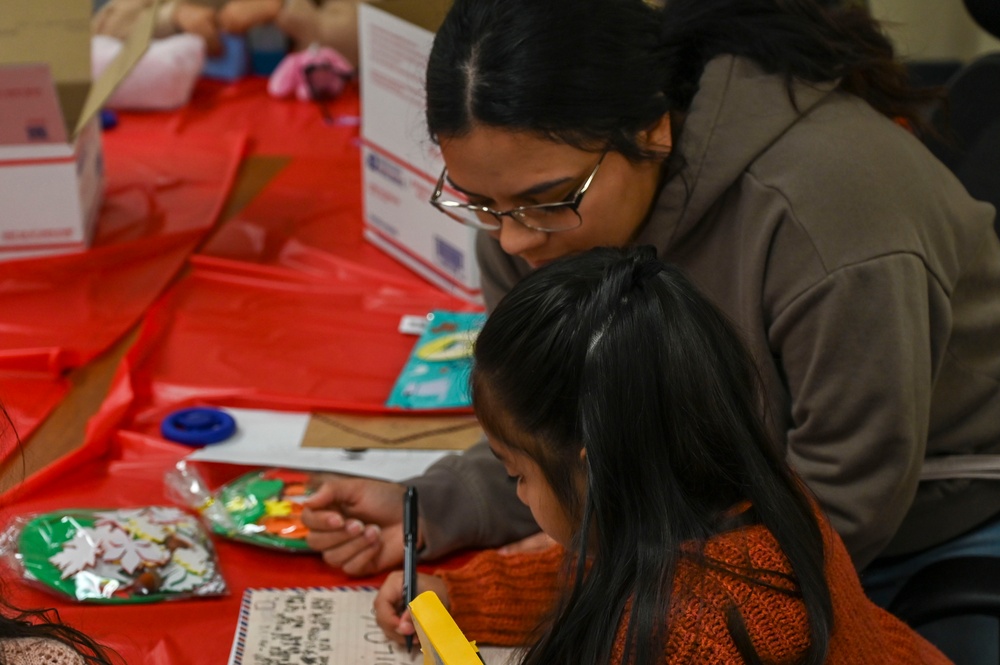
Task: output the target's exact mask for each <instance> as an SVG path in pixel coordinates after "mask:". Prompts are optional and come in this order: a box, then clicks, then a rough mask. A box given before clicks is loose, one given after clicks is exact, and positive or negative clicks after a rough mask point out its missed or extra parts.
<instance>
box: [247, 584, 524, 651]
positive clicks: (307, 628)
mask: <svg viewBox="0 0 1000 665" xmlns="http://www.w3.org/2000/svg"><path fill="white" fill-rule="evenodd" d="M375 594H376V591H375V590H374V589H368V588H360V589H352V588H336V589H330V588H303V589H247V590H246V591H244V592H243V603H242V606H241V607H240V616H239V620H238V622H237V628H236V635H235V636H234V638H233V647H232V649H231V651H230V654H229V665H279V664H281V665H294V664H297V663H303V664H304V663H310V664H314V665H346V664H348V663H350V665H419V664H420V663H422V662H423V658H422V656H421V654H420V651H419V649H417V648H414V649H413V651H412V652H410V653H406V650H405V649H403V648H400V647H399V646H397V645H396V644H394V643H392V642H390V641H389V640H388V639H386V637H385V635H384V634H383V633H382V630H381V629H380V628H379V627H378V624H377V623H376V622H375V616H374V611H373V610H372V601H374V599H375ZM515 653H516V652H515V651H514V650H513V649H500V648H491V647H483V648H481V649H480V657H481V658H482V659H483V661H484V662H485V663H486V665H512V664H513V663H515V662H516V658H515V655H514V654H515Z"/></svg>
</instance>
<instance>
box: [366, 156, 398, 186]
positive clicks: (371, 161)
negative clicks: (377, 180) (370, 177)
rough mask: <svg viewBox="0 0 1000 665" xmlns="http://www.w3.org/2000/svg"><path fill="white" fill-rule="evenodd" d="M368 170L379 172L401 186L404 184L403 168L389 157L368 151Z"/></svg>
mask: <svg viewBox="0 0 1000 665" xmlns="http://www.w3.org/2000/svg"><path fill="white" fill-rule="evenodd" d="M368 170H369V171H372V172H374V173H378V174H379V175H381V176H383V177H384V178H386V179H387V180H391V181H392V182H394V183H396V184H397V185H399V186H402V185H403V169H401V168H400V167H398V166H396V165H395V164H393V163H392V162H390V161H389V160H388V159H385V158H384V157H379V156H378V155H376V154H375V153H374V152H370V153H368Z"/></svg>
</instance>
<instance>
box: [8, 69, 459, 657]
mask: <svg viewBox="0 0 1000 665" xmlns="http://www.w3.org/2000/svg"><path fill="white" fill-rule="evenodd" d="M357 109H358V100H357V89H356V88H353V87H352V88H350V89H349V90H348V92H347V93H346V94H345V95H344V96H343V97H342V98H341V99H339V100H337V101H336V102H334V104H333V105H332V112H333V114H334V115H335V116H336V117H338V118H341V119H342V122H341V123H340V124H334V125H329V124H326V123H324V122H323V120H322V118H321V116H320V115H319V111H318V109H317V108H316V107H315V106H314V105H311V104H303V103H300V102H294V101H277V100H273V99H269V98H268V97H267V96H266V94H265V93H264V81H263V80H262V79H249V80H247V81H243V82H240V83H238V84H235V85H223V84H218V83H213V82H202V83H200V84H199V86H198V88H197V89H196V91H195V95H194V98H193V100H192V103H191V105H190V106H188V107H186V108H184V109H181V110H180V111H177V112H174V113H171V114H123V115H122V118H121V124H120V127H119V130H121V134H118V136H119V137H127V136H130V135H132V136H135V135H138V134H141V133H146V135H148V136H158V137H160V140H159V142H157V141H155V140H150V141H149V142H146V143H143V144H141V145H136V144H132V143H129V144H127V145H126V142H125V141H124V140H123V141H122V143H121V145H116V144H115V141H116V140H117V139H113V140H110V141H109V142H108V147H109V155H110V154H115V152H116V150H117V149H118V148H121V149H122V152H123V153H124V152H126V148H127V149H129V150H131V149H134V150H136V151H137V152H138V153H139V154H140V155H142V154H145V155H147V156H148V157H150V158H151V159H150V161H149V162H148V163H145V162H144V168H145V167H149V170H137V169H133V170H131V171H130V172H132V173H134V174H136V178H135V182H134V183H132V184H124V185H122V186H120V187H119V188H118V189H112V192H111V195H110V197H109V201H110V202H111V204H112V206H119V205H120V206H121V208H122V211H123V215H124V216H123V217H114V219H122V220H125V219H128V215H125V214H124V211H127V210H131V211H134V212H135V213H136V215H135V218H134V219H135V220H136V221H137V223H136V224H132V225H130V224H128V223H124V222H123V223H120V224H111V225H110V226H107V227H102V232H101V235H100V239H99V244H100V245H102V247H100V248H99V249H97V250H96V251H95V252H92V253H90V254H89V255H87V256H88V257H91V258H90V259H80V260H93V261H95V263H94V264H93V269H97V268H98V266H99V265H100V266H103V265H106V264H107V261H108V260H109V259H110V257H112V256H115V251H116V248H119V250H120V248H121V247H123V246H124V245H126V244H128V246H129V247H130V248H131V249H132V250H138V249H139V248H144V251H145V253H142V252H139V253H136V251H132V252H126V251H124V250H120V251H122V253H123V256H122V257H121V261H123V262H125V263H128V261H129V260H134V265H132V268H131V269H132V270H138V271H141V270H144V269H146V270H150V271H153V272H155V270H154V268H153V266H155V264H156V263H157V262H158V261H160V260H163V261H164V262H166V263H167V264H169V265H171V266H173V265H174V264H171V263H170V260H169V259H167V258H164V257H163V256H161V254H163V253H167V254H170V253H171V252H170V251H169V250H168V247H169V246H168V245H157V243H158V242H160V241H163V242H166V241H165V240H164V234H165V233H166V229H169V230H170V231H171V233H169V234H166V235H167V237H171V238H173V239H174V240H176V241H177V242H178V243H181V238H182V237H184V233H190V234H191V237H190V238H189V239H188V240H190V242H191V243H194V242H195V240H196V238H197V239H200V238H201V235H200V234H201V233H202V230H201V229H202V227H201V226H197V225H195V227H196V228H195V227H191V228H188V227H186V226H185V225H184V223H181V222H180V221H175V220H179V218H176V217H174V215H176V214H178V212H179V211H180V210H182V209H186V205H185V203H184V199H183V197H181V196H178V197H177V198H171V197H172V196H173V195H174V194H177V193H179V192H181V190H182V189H183V186H182V185H180V184H175V183H176V182H177V181H176V179H172V178H174V177H175V175H176V174H174V175H171V176H169V177H160V176H161V175H162V174H160V172H159V171H158V170H157V169H158V168H160V167H161V166H160V164H159V162H158V161H157V159H166V157H164V155H165V154H166V153H165V152H164V149H165V148H167V147H169V148H170V150H173V149H174V147H176V146H181V145H184V144H185V142H186V141H195V140H196V138H195V137H204V136H211V135H220V136H221V135H226V133H227V132H233V131H235V132H237V134H241V133H242V134H245V135H246V136H248V137H249V141H248V143H247V150H246V154H250V155H254V154H273V155H280V156H283V157H287V158H288V159H289V162H288V164H287V166H286V167H285V168H284V170H283V171H282V172H281V173H280V174H278V176H277V177H276V178H275V179H274V180H273V181H272V182H271V183H269V184H268V185H267V186H266V187H265V188H264V189H263V190H262V191H261V192H260V193H259V194H258V195H257V197H256V198H255V199H254V200H253V201H251V202H250V204H249V205H247V206H246V207H245V208H244V210H243V211H241V212H240V214H239V215H237V216H236V217H235V218H234V219H232V220H230V221H229V222H228V223H226V224H225V225H224V226H223V227H221V228H220V229H219V230H218V231H217V232H216V233H215V234H213V236H212V237H211V239H210V240H208V241H207V242H206V243H205V245H204V246H203V248H202V251H201V252H200V253H199V254H196V255H195V256H193V257H192V258H191V259H190V260H189V265H191V270H190V271H189V272H188V273H187V274H185V275H184V276H183V277H181V278H180V279H179V280H177V281H176V282H175V283H174V284H173V286H172V287H170V288H169V289H168V290H167V291H166V292H165V293H164V294H163V295H162V297H161V298H160V299H159V300H158V301H157V302H156V303H155V304H154V305H153V306H152V307H151V308H150V309H149V310H148V311H147V312H146V315H145V318H144V319H143V323H142V328H141V332H140V335H139V339H138V340H137V342H136V343H135V345H134V346H133V348H132V349H131V350H130V351H129V353H128V354H126V356H125V359H124V361H123V363H122V365H121V366H120V367H119V368H118V370H117V373H116V375H115V378H114V380H113V382H112V388H111V391H110V393H109V395H108V396H107V398H106V399H105V401H104V403H103V404H102V406H101V408H100V411H99V412H98V413H97V414H96V415H95V416H94V417H93V418H92V419H91V420H90V422H89V424H88V428H87V433H86V440H85V443H84V445H83V446H82V447H80V448H79V449H77V450H75V451H73V452H71V453H69V454H68V455H66V456H64V457H63V458H61V459H59V460H57V461H56V462H54V463H53V464H51V465H49V466H48V467H46V468H45V469H43V470H42V471H40V472H39V473H38V474H36V475H34V476H33V477H32V478H29V479H27V480H26V481H25V482H24V483H23V484H22V486H21V487H19V488H17V489H15V490H13V491H11V492H8V493H7V494H6V495H5V496H4V497H3V499H2V501H0V503H2V504H3V505H4V506H5V510H6V512H7V513H8V514H9V515H24V514H30V513H36V512H43V511H49V510H53V509H70V508H114V507H126V506H139V505H151V504H155V503H162V502H164V501H167V497H166V496H165V495H164V490H163V475H164V473H165V472H166V471H167V470H168V469H169V468H171V467H172V466H173V465H174V464H175V463H176V462H177V460H179V459H180V458H181V457H182V456H183V455H184V454H186V453H187V452H188V450H187V449H186V448H182V447H180V446H177V445H174V444H171V443H166V442H163V441H161V440H159V439H158V438H157V437H155V436H152V435H151V434H150V433H151V432H153V431H154V426H155V424H156V423H158V421H159V416H160V415H162V412H163V411H164V410H166V409H168V408H172V407H174V406H178V405H183V404H189V403H192V402H199V403H214V404H218V405H230V406H250V407H266V408H285V409H297V410H312V409H346V410H353V411H362V412H366V411H367V412H371V411H382V410H385V407H384V406H382V405H383V404H384V401H385V399H386V397H387V396H388V394H389V390H390V388H391V385H392V383H393V381H394V380H395V377H396V375H397V374H398V372H399V370H400V369H401V368H402V366H403V363H404V361H405V359H406V357H407V355H408V353H409V351H410V349H411V348H412V345H413V343H414V341H415V338H413V337H408V336H404V335H401V334H399V333H398V332H397V325H398V321H399V317H400V316H401V315H402V314H423V313H426V312H427V311H429V310H430V309H434V308H443V309H452V310H470V309H475V308H474V307H473V306H470V305H468V304H467V303H464V302H463V301H460V300H458V299H456V298H454V297H452V296H449V295H446V294H444V293H442V292H440V291H438V290H437V289H436V288H434V287H432V286H430V285H429V284H428V283H427V282H425V281H423V280H422V279H421V278H419V277H417V276H416V275H414V274H413V273H411V272H409V271H408V270H406V269H405V268H403V267H402V266H400V265H399V264H397V263H395V262H394V261H393V260H391V259H389V258H388V257H386V256H385V255H383V254H381V253H380V252H379V251H378V250H376V249H375V248H373V247H371V246H370V245H368V244H367V243H365V242H364V241H363V240H362V239H361V204H360V193H359V191H360V153H359V149H358V145H357V141H356V138H357V127H356V126H355V125H354V124H353V123H352V118H355V117H356V114H357ZM344 119H346V120H344ZM116 131H117V130H116ZM164 137H167V138H166V139H164ZM197 140H201V139H200V138H199V139H197ZM144 150H148V152H146V153H144V152H143V151H144ZM208 152H211V150H209V151H208ZM219 152H220V153H223V152H226V151H225V150H220V151H219ZM206 157H209V155H206ZM167 161H169V159H168V160H167ZM222 161H224V162H225V164H226V165H228V166H226V167H223V166H220V167H219V169H220V171H219V172H221V171H225V172H226V174H228V175H231V163H230V162H228V161H225V160H222ZM227 169H228V170H227ZM111 170H112V165H110V164H109V172H110V171H111ZM209 171H210V172H206V173H201V174H200V175H198V176H197V177H194V178H193V181H194V182H195V183H196V184H197V190H198V191H199V192H200V193H202V194H207V193H208V192H209V191H214V188H213V186H212V185H211V184H210V183H211V182H212V181H211V178H212V175H213V174H215V175H218V173H219V172H217V171H215V170H211V169H209ZM189 175H190V174H189ZM227 177H228V176H227ZM150 187H153V189H154V190H155V197H154V198H155V200H156V201H162V205H160V206H156V205H151V203H150V201H151V197H150V196H149V193H150V191H152V190H151V189H150ZM224 189H226V188H224V187H222V186H221V185H220V187H219V188H218V191H214V193H215V194H216V195H217V197H216V198H214V199H213V201H215V202H216V203H218V202H219V201H221V198H218V197H221V196H222V194H223V193H224V192H223V190H224ZM210 207H211V211H214V212H215V213H217V210H218V207H217V205H215V204H214V205H213V206H210ZM112 210H117V209H116V208H114V207H112ZM143 211H145V212H143ZM149 212H152V213H153V214H148V213H149ZM208 212H209V210H208V209H207V208H202V209H201V213H199V218H205V216H206V215H207V213H208ZM108 214H110V213H108ZM209 216H211V215H209ZM183 229H188V230H187V231H185V230H183ZM173 232H177V233H173ZM143 243H148V245H146V244H143ZM181 244H182V243H181ZM181 244H178V246H177V254H176V256H177V257H178V258H179V260H180V261H181V262H183V261H184V258H185V257H187V254H186V253H184V256H183V257H182V256H181V254H182V253H183V252H182V251H181ZM184 247H186V248H187V250H186V251H190V245H184ZM125 255H127V256H125ZM93 257H97V258H93ZM102 257H103V260H99V259H102ZM39 265H40V266H41V264H39ZM45 265H46V266H50V267H51V266H54V265H58V262H56V263H52V262H48V263H46V264H45ZM46 269H51V268H44V269H43V268H42V267H39V268H38V274H39V275H42V274H47V273H45V270H46ZM0 271H2V266H0ZM60 274H62V275H63V279H64V280H68V279H69V278H68V269H67V271H66V272H63V273H60ZM160 274H162V273H160ZM0 275H2V272H0ZM119 279H124V281H125V283H122V284H117V285H116V286H115V287H114V289H116V290H115V293H118V292H119V291H118V290H124V291H127V292H130V293H131V291H129V289H130V288H131V287H130V284H132V282H130V281H129V280H128V279H125V278H124V277H121V278H116V281H117V280H119ZM69 281H70V282H71V280H69ZM83 281H86V280H83ZM2 283H3V282H2V280H0V284H2ZM164 284H165V282H164ZM74 286H75V285H74ZM102 288H107V289H111V288H112V287H111V286H110V285H109V284H108V282H107V281H106V279H105V280H96V281H95V283H94V284H92V285H91V286H89V287H87V286H85V285H80V289H81V291H82V292H86V293H89V294H91V295H93V297H94V301H95V302H100V303H102V305H101V306H97V307H95V308H91V309H88V310H86V311H87V313H88V314H87V315H86V316H84V317H83V318H85V319H87V320H88V321H91V319H90V318H89V317H90V316H91V315H94V314H96V313H98V312H106V314H103V316H107V317H109V318H114V317H115V316H117V313H116V311H115V308H114V307H108V308H107V309H106V310H105V309H102V307H103V303H105V298H106V297H107V296H106V294H103V293H102V292H101V289H102ZM88 289H89V290H88ZM50 291H51V285H50V288H48V289H43V290H42V291H40V293H39V298H40V299H39V300H34V299H33V298H26V297H25V298H24V302H25V305H24V306H25V307H35V308H36V309H35V314H34V315H33V316H32V317H29V318H28V319H27V321H28V323H29V324H36V321H37V320H36V319H35V318H34V317H35V316H37V315H38V312H40V311H45V307H43V306H42V303H43V302H44V299H45V298H46V297H50V298H51V297H53V296H52V294H51V293H50ZM142 291H143V293H148V288H145V287H144V288H143V289H142ZM2 293H3V291H2V289H0V295H2ZM0 300H2V298H0ZM29 301H30V303H29ZM147 304H148V303H147ZM49 306H51V307H54V306H56V305H55V304H52V305H49ZM79 311H80V310H78V311H77V314H79ZM132 316H135V314H133V315H132ZM97 318H100V317H99V316H98V317H97ZM127 318H128V317H126V316H124V315H122V318H121V319H117V320H116V322H115V326H120V325H121V324H123V323H125V319H127ZM91 322H93V321H91ZM11 334H12V335H13V334H15V333H14V332H12V333H11ZM46 334H50V333H46ZM0 339H2V337H0ZM11 339H13V338H11ZM40 339H46V340H48V339H49V338H47V337H44V336H43V337H42V338H40ZM59 339H61V338H59ZM59 339H56V340H55V341H53V340H49V341H47V342H46V343H45V344H37V345H35V347H32V348H36V347H37V348H38V349H39V350H38V351H36V352H33V353H30V354H25V353H21V354H20V355H17V354H14V355H11V356H10V357H9V358H7V362H8V363H9V365H4V364H3V363H2V362H0V369H3V368H4V367H8V368H9V371H10V372H12V373H13V372H15V370H16V372H25V371H27V370H31V371H34V372H42V373H43V374H44V372H45V371H47V369H51V370H54V369H56V368H61V367H65V366H68V365H70V364H72V363H76V362H83V361H85V360H86V359H87V358H89V357H92V355H93V354H94V353H95V352H96V350H97V349H98V348H102V347H103V346H106V344H107V342H106V341H101V342H100V343H98V342H96V341H94V342H88V341H87V340H89V339H90V338H89V337H86V336H80V335H76V334H75V333H74V335H73V336H71V339H72V340H73V344H70V345H62V344H61V342H60V341H59ZM22 347H24V345H23V344H22V346H21V347H18V346H17V344H14V343H9V344H7V345H6V346H5V345H3V344H0V350H2V349H4V348H13V349H18V348H21V349H22V350H23V348H22ZM51 349H56V350H57V351H56V352H52V351H51ZM67 349H69V351H67ZM70 351H71V352H70ZM6 378H7V377H6V375H4V374H2V373H0V390H3V389H4V384H3V381H4V380H5V379H6ZM15 379H16V377H15ZM15 379H12V380H15ZM43 388H44V386H43ZM26 394H27V393H26ZM35 395H36V396H35V397H32V400H34V402H33V403H35V404H39V405H42V404H51V403H52V401H53V400H54V399H56V398H57V393H55V392H46V390H38V391H36V393H35ZM25 403H27V402H25ZM16 406H17V407H18V408H16V409H15V411H16V413H15V415H16V417H18V418H21V419H22V420H24V421H27V420H30V419H31V418H32V417H35V418H37V414H38V413H39V412H40V410H41V407H40V406H39V407H35V408H34V410H33V411H32V409H26V410H25V412H24V413H22V412H21V410H19V409H20V406H21V405H20V404H17V405H16ZM33 414H34V415H33ZM204 468H205V471H206V473H207V474H208V478H209V482H210V484H213V485H215V484H218V483H221V482H222V481H224V480H226V479H228V478H229V477H232V476H235V475H236V474H237V473H240V472H243V471H245V470H246V469H244V468H240V467H229V466H219V465H204ZM216 542H217V546H218V555H219V557H220V560H221V566H222V571H223V574H224V576H225V577H226V580H227V582H228V583H229V585H230V588H231V591H232V593H231V595H230V596H228V597H225V598H220V599H198V600H186V601H176V602H172V603H158V604H152V605H130V606H115V607H108V606H94V605H81V604H76V603H74V602H71V601H64V600H61V599H56V600H54V597H53V596H51V595H49V594H48V593H45V592H42V591H39V590H37V589H35V588H33V587H30V586H28V585H26V584H24V583H22V582H18V581H16V580H10V581H9V583H8V592H9V593H10V594H11V596H10V599H11V600H12V601H13V602H15V603H17V604H19V605H22V606H25V607H38V606H54V607H57V608H58V609H59V611H60V613H61V615H62V617H63V619H64V620H67V621H69V622H70V623H72V624H73V625H75V626H77V627H78V628H80V629H82V630H84V631H85V632H87V633H88V634H90V635H92V636H93V637H95V638H96V639H98V640H99V641H101V642H103V643H106V644H108V645H110V646H112V647H114V648H116V649H117V650H118V651H119V652H120V653H121V655H122V656H124V658H125V660H126V662H128V663H130V664H131V665H168V664H169V665H175V664H180V663H183V664H185V665H201V664H205V665H217V664H219V663H225V662H226V658H227V655H228V653H229V649H230V645H231V642H232V638H233V633H234V630H235V627H236V622H237V616H238V610H239V602H240V597H241V593H242V591H243V589H245V588H247V587H283V586H311V585H327V586H329V585H341V584H344V583H377V582H379V579H373V580H347V579H345V578H344V577H343V576H341V575H340V574H338V573H336V572H334V571H332V570H330V569H329V568H327V567H326V566H325V565H324V564H323V563H322V562H321V561H320V560H319V558H318V557H317V556H316V555H290V554H282V553H276V552H272V551H269V550H264V549H261V548H256V547H254V546H250V545H246V544H239V543H232V542H228V541H224V540H221V539H216ZM459 560H461V558H460V559H459Z"/></svg>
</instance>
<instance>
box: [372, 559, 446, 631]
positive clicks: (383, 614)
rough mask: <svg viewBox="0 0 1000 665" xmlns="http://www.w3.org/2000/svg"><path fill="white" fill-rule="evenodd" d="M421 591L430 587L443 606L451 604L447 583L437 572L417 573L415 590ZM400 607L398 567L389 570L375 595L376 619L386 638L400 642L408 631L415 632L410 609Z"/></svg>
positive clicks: (400, 585) (401, 577) (428, 589)
mask: <svg viewBox="0 0 1000 665" xmlns="http://www.w3.org/2000/svg"><path fill="white" fill-rule="evenodd" d="M424 591H433V592H434V593H436V594H437V597H438V598H440V599H441V603H442V604H443V605H444V606H445V608H446V609H450V608H451V602H450V601H449V599H448V587H447V586H445V583H444V580H443V579H441V578H440V577H438V576H437V575H425V574H423V573H420V574H418V575H417V592H418V593H423V592H424ZM403 610H404V603H403V573H402V571H398V570H397V571H396V572H394V573H390V574H389V577H387V578H386V579H385V583H384V584H383V585H382V588H381V589H379V590H378V595H377V596H375V620H376V621H378V625H379V628H381V629H382V632H383V633H385V636H386V637H387V638H389V639H390V640H392V641H393V642H395V643H396V644H401V645H402V644H406V636H407V635H414V636H415V635H416V629H415V628H414V627H413V619H412V618H411V617H410V610H409V609H405V611H403Z"/></svg>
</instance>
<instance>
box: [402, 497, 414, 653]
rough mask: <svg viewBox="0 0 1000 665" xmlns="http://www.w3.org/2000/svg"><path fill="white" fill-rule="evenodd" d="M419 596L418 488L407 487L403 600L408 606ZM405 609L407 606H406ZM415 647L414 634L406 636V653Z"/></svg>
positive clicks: (404, 501)
mask: <svg viewBox="0 0 1000 665" xmlns="http://www.w3.org/2000/svg"><path fill="white" fill-rule="evenodd" d="M416 597H417V488H416V487H412V486H410V487H407V488H406V494H404V495H403V602H404V603H405V604H406V607H409V606H410V603H411V602H412V601H413V599H414V598H416ZM404 610H405V607H404ZM412 649H413V635H407V636H406V653H410V651H411V650H412Z"/></svg>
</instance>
